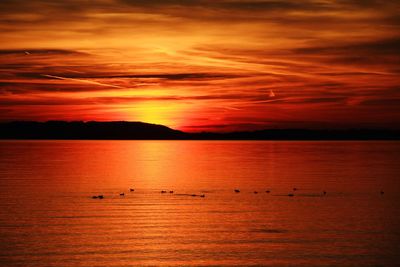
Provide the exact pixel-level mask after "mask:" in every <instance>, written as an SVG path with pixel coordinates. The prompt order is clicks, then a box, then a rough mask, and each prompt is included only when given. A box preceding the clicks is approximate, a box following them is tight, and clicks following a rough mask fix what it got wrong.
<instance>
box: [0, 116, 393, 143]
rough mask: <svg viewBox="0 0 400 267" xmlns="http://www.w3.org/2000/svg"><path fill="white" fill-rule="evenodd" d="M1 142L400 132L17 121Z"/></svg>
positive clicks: (2, 126)
mask: <svg viewBox="0 0 400 267" xmlns="http://www.w3.org/2000/svg"><path fill="white" fill-rule="evenodd" d="M0 139H66V140H68V139H71V140H73V139H83V140H89V139H93V140H96V139H97V140H101V139H107V140H130V139H131V140H146V139H148V140H400V131H399V130H379V129H350V130H337V129H335V130H309V129H269V130H261V131H249V132H231V133H206V132H203V133H185V132H182V131H178V130H173V129H171V128H168V127H166V126H163V125H156V124H149V123H143V122H125V121H115V122H96V121H89V122H82V121H75V122H66V121H48V122H32V121H15V122H4V123H0Z"/></svg>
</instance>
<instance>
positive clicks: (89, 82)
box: [41, 74, 127, 89]
mask: <svg viewBox="0 0 400 267" xmlns="http://www.w3.org/2000/svg"><path fill="white" fill-rule="evenodd" d="M41 76H44V77H48V78H54V79H59V80H67V81H75V82H80V83H88V84H95V85H99V86H106V87H114V88H120V89H127V88H126V87H122V86H118V85H113V84H106V83H99V82H95V81H89V80H83V79H76V78H67V77H61V76H54V75H48V74H41Z"/></svg>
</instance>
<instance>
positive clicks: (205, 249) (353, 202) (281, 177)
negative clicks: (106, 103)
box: [0, 140, 400, 267]
mask: <svg viewBox="0 0 400 267" xmlns="http://www.w3.org/2000/svg"><path fill="white" fill-rule="evenodd" d="M131 189H132V190H131ZM235 190H236V191H235ZM99 196H102V197H99ZM399 252H400V142H391V141H153V140H149V141H110V140H107V141H106V140H104V141H101V140H100V141H79V140H71V141H63V140H49V141H38V140H24V141H14V140H3V141H0V266H5V267H8V266H10V267H12V266H21V267H22V266H23V267H29V266H49V267H50V266H54V267H58V266H85V267H86V266H98V267H100V266H104V267H106V266H107V267H114V266H115V267H116V266H120V267H125V266H400V254H399Z"/></svg>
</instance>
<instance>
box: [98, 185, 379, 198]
mask: <svg viewBox="0 0 400 267" xmlns="http://www.w3.org/2000/svg"><path fill="white" fill-rule="evenodd" d="M297 190H298V188H296V187H294V188H293V193H289V194H287V196H288V197H294V196H295V194H294V192H296V191H297ZM129 192H135V189H133V188H130V189H129ZM233 192H235V193H240V189H234V190H233ZM160 193H161V194H167V193H169V194H174V191H173V190H170V191H167V190H161V191H160ZM253 193H254V194H258V191H254V192H253ZM265 193H267V194H270V193H271V190H265ZM384 193H385V192H384V191H380V194H381V195H383V194H384ZM326 194H327V192H326V191H322V193H321V194H320V195H319V196H326ZM119 195H120V196H121V197H124V196H125V193H124V192H122V193H120V194H119ZM175 195H179V196H191V197H206V195H205V194H201V195H197V194H176V193H175ZM317 196H318V195H317ZM92 198H93V199H103V198H104V195H97V196H92Z"/></svg>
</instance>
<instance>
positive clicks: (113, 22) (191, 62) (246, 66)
mask: <svg viewBox="0 0 400 267" xmlns="http://www.w3.org/2000/svg"><path fill="white" fill-rule="evenodd" d="M398 14H400V2H399V1H397V0H396V1H390V0H389V1H378V0H376V1H374V0H364V1H361V0H359V1H358V0H346V1H345V0H343V1H339V0H336V1H335V0H320V1H311V0H310V1H295V0H293V1H292V0H283V1H276V0H270V1H268V0H259V1H257V0H250V1H245V0H222V1H217V0H215V1H213V0H204V1H201V0H186V1H179V0H165V1H161V0H155V1H146V0H93V1H84V0H80V1H78V0H70V1H51V0H37V1H23V0H2V1H1V2H0V40H1V42H0V120H1V121H9V120H39V121H46V120H99V121H110V120H127V121H144V122H151V123H158V124H164V125H167V126H170V127H172V128H176V129H181V130H185V131H203V130H208V131H210V130H211V131H231V130H253V129H263V128H338V127H339V128H343V127H344V128H355V127H361V128H365V127H384V128H396V127H399V125H400V83H399V82H400V78H399V73H400V30H399V29H400V17H399V15H398Z"/></svg>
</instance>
